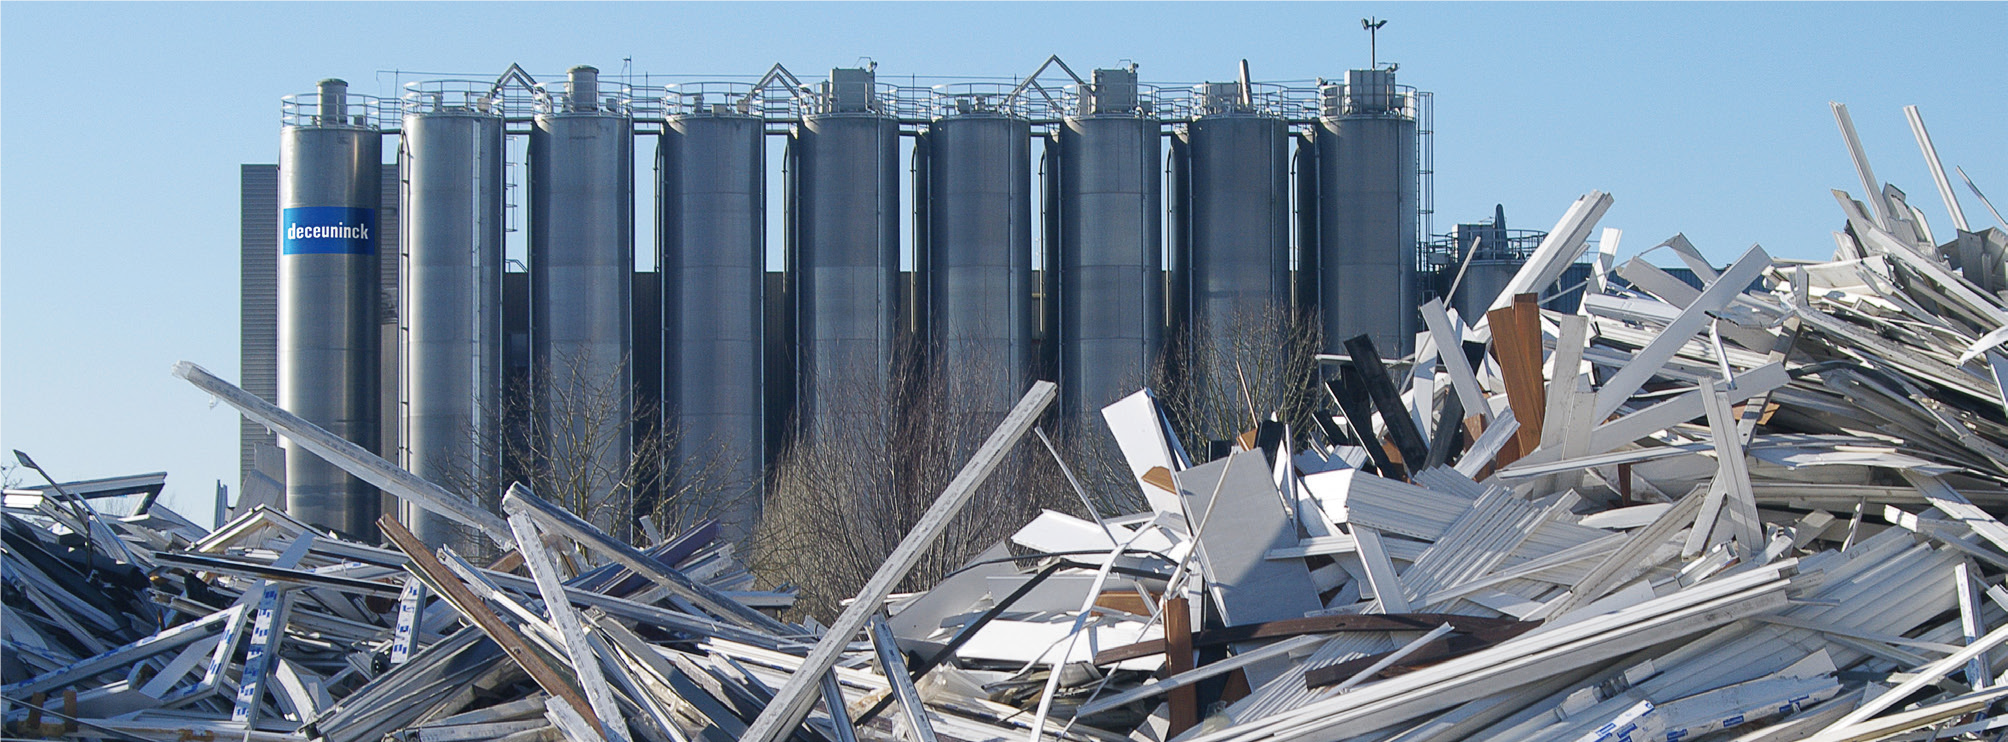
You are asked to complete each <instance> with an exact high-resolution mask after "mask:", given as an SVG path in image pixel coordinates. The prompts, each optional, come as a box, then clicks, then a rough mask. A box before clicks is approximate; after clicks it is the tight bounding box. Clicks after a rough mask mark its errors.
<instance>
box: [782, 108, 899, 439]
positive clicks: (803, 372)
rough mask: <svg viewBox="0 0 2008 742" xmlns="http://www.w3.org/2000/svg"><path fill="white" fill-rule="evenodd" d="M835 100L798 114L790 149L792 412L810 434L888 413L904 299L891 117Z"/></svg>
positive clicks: (895, 130)
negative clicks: (832, 106)
mask: <svg viewBox="0 0 2008 742" xmlns="http://www.w3.org/2000/svg"><path fill="white" fill-rule="evenodd" d="M839 72H842V71H839ZM864 87H865V89H866V90H869V89H870V84H869V83H865V84H864ZM837 109H838V110H837V111H836V112H829V113H819V114H811V115H806V116H803V117H802V121H801V123H800V124H799V125H797V126H796V128H795V135H794V136H795V141H794V146H793V147H792V149H791V154H792V157H793V162H792V163H791V165H792V175H793V177H794V179H795V183H794V201H793V203H792V204H791V205H790V208H791V209H792V210H793V213H792V214H791V221H792V223H793V225H794V231H795V233H794V235H793V240H792V250H791V254H790V255H789V262H790V265H789V270H790V271H791V272H792V273H793V281H794V289H795V301H794V305H795V332H796V335H797V337H796V346H795V353H796V356H795V357H796V378H797V383H798V387H797V392H796V416H797V418H798V420H799V421H800V422H801V425H802V430H803V431H804V432H806V433H807V434H809V435H811V436H816V435H821V434H822V433H823V432H825V431H838V430H842V429H850V430H864V429H869V426H870V425H873V424H875V423H873V422H872V421H874V420H879V419H881V418H880V416H882V415H884V414H886V413H885V411H886V410H887V409H889V404H890V393H891V391H892V390H891V388H890V383H891V373H892V363H893V352H894V345H895V343H896V341H897V339H898V337H899V334H898V333H899V329H900V328H899V319H900V316H901V308H902V306H903V302H904V299H905V293H904V292H903V291H902V287H901V281H900V265H899V252H900V240H899V222H900V219H901V217H902V214H901V213H900V207H899V121H898V120H897V119H894V118H891V117H889V116H885V115H881V114H879V113H877V112H875V111H870V110H864V108H863V106H859V105H840V106H837ZM845 109H856V110H845ZM860 426H867V427H860Z"/></svg>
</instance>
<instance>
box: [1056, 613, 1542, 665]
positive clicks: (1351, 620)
mask: <svg viewBox="0 0 2008 742" xmlns="http://www.w3.org/2000/svg"><path fill="white" fill-rule="evenodd" d="M1446 623H1447V624H1450V626H1451V628H1454V629H1456V630H1458V631H1460V632H1464V633H1478V632H1483V631H1493V630H1498V629H1502V628H1511V627H1525V628H1533V627H1535V626H1539V625H1540V622H1538V621H1515V620H1512V619H1506V618H1485V617H1483V616H1460V615H1456V614H1450V613H1384V614H1365V615H1338V616H1314V617H1311V618H1288V619H1284V620H1281V621H1267V622H1264V623H1252V624H1245V625H1242V626H1229V627H1227V628H1224V629H1207V630H1205V631H1201V632H1198V633H1196V634H1193V636H1192V646H1194V647H1216V646H1220V645H1222V644H1232V643H1235V642H1244V641H1252V640H1256V639H1274V638H1281V637H1290V636H1297V635H1299V634H1333V633H1339V632H1347V631H1428V630H1430V629H1434V628H1436V627H1438V626H1442V625H1443V624H1446ZM1522 630H1525V629H1522ZM1164 648H1165V642H1164V640H1162V639H1153V640H1151V641H1146V642H1137V643H1135V644H1126V645H1123V646H1120V647H1110V648H1108V649H1104V650H1102V651H1101V652H1099V653H1096V654H1095V664H1097V665H1106V664H1111V663H1115V662H1121V661H1123V660H1130V659H1136V658H1138V657H1149V656H1151V655H1153V654H1162V653H1163V652H1164Z"/></svg>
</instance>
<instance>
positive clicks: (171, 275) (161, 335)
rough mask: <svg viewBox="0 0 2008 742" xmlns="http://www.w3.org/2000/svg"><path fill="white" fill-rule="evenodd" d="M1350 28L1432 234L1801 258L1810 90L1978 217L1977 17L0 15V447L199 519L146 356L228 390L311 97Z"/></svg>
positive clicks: (1282, 38)
mask: <svg viewBox="0 0 2008 742" xmlns="http://www.w3.org/2000/svg"><path fill="white" fill-rule="evenodd" d="M1369 15H1372V16H1378V17H1381V18H1386V19H1390V23H1389V24H1388V25H1387V27H1386V28H1385V29H1384V30H1383V31H1382V32H1381V35H1380V58H1381V59H1382V60H1384V61H1385V60H1393V61H1396V62H1399V63H1400V65H1401V71H1400V77H1401V82H1403V83H1404V84H1408V85H1414V86H1416V87H1418V88H1421V89H1423V90H1428V91H1432V92H1434V93H1435V95H1436V97H1435V100H1436V171H1437V176H1436V205H1437V225H1438V229H1439V230H1442V229H1445V228H1447V226H1448V225H1449V224H1451V223H1454V222H1455V221H1458V220H1465V221H1469V220H1474V219H1478V218H1481V217H1485V216H1487V215H1489V214H1490V213H1491V207H1492V205H1493V204H1494V203H1503V204H1505V206H1506V210H1507V214H1508V217H1509V220H1510V221H1511V222H1512V226H1516V227H1528V228H1540V229H1545V228H1547V227H1548V226H1549V225H1551V224H1552V223H1553V222H1554V220H1555V219H1556V218H1557V217H1558V216H1560V214H1561V213H1562V211H1563V210H1564V209H1566V208H1567V206H1568V205H1569V203H1570V202H1571V201H1572V200H1573V199H1574V198H1575V197H1576V196H1577V195H1579V194H1582V193H1585V192H1587V191H1590V190H1593V189H1595V190H1603V191H1606V192H1609V193H1611V194H1613V195H1614V196H1615V198H1616V205H1615V206H1614V207H1613V208H1612V209H1611V211H1610V213H1609V214H1608V215H1607V216H1606V218H1605V220H1604V222H1603V225H1604V226H1611V227H1618V228H1622V229H1624V230H1625V241H1624V245H1625V246H1626V248H1627V249H1626V250H1625V252H1626V253H1627V254H1629V253H1633V252H1637V251H1639V250H1642V249H1644V248H1646V247H1649V246H1651V245H1653V244H1655V243H1657V242H1659V241H1660V240H1661V239H1664V238H1666V237H1668V236H1671V235H1672V234H1674V233H1675V232H1685V233H1686V234H1687V235H1688V236H1689V238H1691V239H1692V240H1693V241H1694V243H1695V244H1696V245H1697V246H1699V247H1700V248H1701V250H1702V251H1703V252H1704V253H1706V254H1708V255H1709V256H1710V257H1712V258H1714V259H1715V260H1717V261H1718V262H1720V261H1723V260H1727V259H1729V258H1732V257H1734V255H1735V254H1737V253H1739V252H1741V251H1742V249H1743V248H1746V247H1748V246H1749V245H1750V244H1752V243H1761V244H1763V245H1764V247H1765V248H1766V249H1767V250H1769V251H1771V252H1772V254H1774V255H1780V256H1786V257H1800V258H1821V257H1825V256H1826V255H1828V254H1830V252H1831V250H1832V240H1831V239H1830V238H1829V237H1828V232H1830V231H1832V230H1834V229H1836V228H1837V227H1838V226H1839V225H1840V224H1841V218H1840V215H1839V212H1838V211H1837V209H1836V208H1835V206H1834V203H1833V200H1832V198H1831V197H1830V196H1829V195H1828V190H1829V189H1835V188H1838V189H1843V190H1847V191H1850V192H1856V193H1857V195H1859V191H1860V185H1859V181H1858V180H1857V179H1856V177H1855V175H1854V171H1853V169H1852V167H1851V166H1850V164H1849V162H1848V159H1847V156H1846V153H1845V150H1844V149H1843V148H1842V145H1841V142H1840V138H1839V136H1838V134H1837V133H1836V129H1835V126H1834V122H1833V118H1832V116H1831V114H1830V113H1829V111H1828V107H1827V102H1828V101H1830V100H1838V101H1841V102H1844V103H1847V104H1848V105H1849V108H1850V109H1851V111H1852V113H1853V114H1854V119H1855V125H1856V127H1857V129H1858V130H1859V131H1860V134H1861V137H1862V139H1863V140H1864V143H1865V145H1866V146H1867V148H1868V152H1869V156H1870V159H1871V161H1872V163H1873V164H1874V166H1875V170H1876V174H1877V175H1878V176H1879V177H1880V178H1882V179H1883V180H1886V181H1890V182H1893V183H1896V184H1897V185H1898V186H1899V187H1901V188H1903V189H1904V190H1905V191H1906V192H1908V193H1909V194H1910V195H1911V203H1912V204H1914V205H1917V206H1918V207H1919V208H1921V209H1922V210H1923V211H1924V212H1925V214H1926V216H1927V217H1928V218H1929V219H1930V221H1931V225H1932V227H1933V229H1934V230H1936V231H1937V232H1938V233H1939V234H1940V235H1946V234H1949V233H1950V230H1951V225H1950V223H1949V218H1948V217H1947V216H1946V215H1945V209H1944V207H1943V206H1942V205H1941V203H1940V201H1939V199H1938V196H1937V194H1936V191H1935V189H1934V188H1933V186H1932V184H1931V180H1930V178H1929V176H1928V174H1927V172H1926V170H1925V168H1924V165H1923V162H1922V160H1921V159H1920V157H1919V155H1918V151H1917V147H1916V145H1915V144H1914V142H1913V140H1912V138H1911V135H1910V131H1909V129H1908V127H1907V125H1906V124H1905V122H1904V118H1903V113H1902V106H1904V105H1906V104H1915V105H1918V106H1920V107H1921V109H1922V111H1923V114H1924V117H1925V120H1926V122H1927V123H1928V124H1929V125H1930V127H1931V133H1932V135H1933V138H1934V140H1935V142H1936V144H1937V147H1938V151H1939V154H1940V156H1941V157H1942V158H1943V159H1944V160H1945V162H1946V166H1947V167H1948V168H1950V167H1951V166H1953V165H1955V164H1956V165H1960V166H1963V167H1964V168H1965V169H1966V171H1967V172H1968V173H1969V174H1971V175H1972V177H1973V178H1974V179H1975V181H1976V182H1977V183H1978V184H1979V185H1980V187H1981V188H1982V189H1983V190H1989V189H1991V191H1990V192H1989V196H1990V197H1992V198H1994V199H1995V200H1996V201H1997V202H1998V203H2000V204H2001V205H2003V206H2008V146H2004V142H2003V139H2004V136H2003V135H2004V132H2005V131H2008V127H2004V122H2008V53H2004V51H2003V47H2002V44H2003V41H2004V39H2008V5H2004V4H2002V3H1977V2H1976V3H1949V4H1947V3H1852V2H1851V3H1784V4H1754V3H1731V4H1716V3H1671V4H1629V3H1628V4H1604V3H1559V4H1547V3H1472V4H1436V3H1168V4H1167V3H1147V2H1133V3H1111V4H1072V3H1033V4H979V3H953V4H932V3H890V4H876V3H861V4H852V3H815V4H793V3H753V4H657V3H592V4H569V3H566V4H546V3H506V4H487V3H472V2H470V3H440V4H401V3H360V4H343V3H283V4H266V3H198V4H175V3H142V4H117V3H85V4H70V3H20V2H7V3H4V4H0V449H7V448H21V449H25V450H27V451H29V452H31V453H33V454H34V455H35V457H36V459H37V460H38V461H39V462H41V463H42V464H43V465H44V466H46V467H49V468H50V469H51V470H52V471H53V472H54V473H55V474H57V475H58V476H60V477H64V478H73V479H81V478H86V477H98V476H111V475H117V474H125V473H132V472H139V471H152V470H166V471H168V472H169V479H168V482H169V502H170V503H171V504H174V505H176V506H177V508H178V509H181V510H182V511H183V512H185V513H189V514H191V515H196V516H197V517H202V516H206V515H207V501H208V497H209V494H210V492H211V491H212V489H213V487H214V482H215V481H216V480H219V479H220V480H223V481H225V482H226V483H228V484H230V485H231V487H232V489H233V491H234V490H235V489H236V482H235V479H236V468H237V458H236V456H237V425H236V416H235V414H234V413H233V412H232V411H231V410H229V409H228V408H225V407H215V408H212V407H211V406H210V404H209V400H208V399H207V397H205V396H204V395H202V394H200V393H199V392H196V391H195V390H194V389H193V388H191V387H188V386H187V385H186V384H185V383H183V382H180V381H178V380H175V379H173V378H171V377H169V376H168V367H169V366H170V365H172V364H173V363H174V362H175V361H178V360H190V361H194V362H197V363H200V364H202V365H204V366H206V367H208V368H209V369H211V370H213V371H215V372H217V373H219V374H220V375H222V376H224V377H226V378H232V379H234V378H236V376H237V327H238V325H237V311H238V304H237V301H238V297H237V238H238V215H237V171H238V170H237V169H238V165H239V164H240V163H247V162H272V161H275V160H276V159H277V156H278V144H279V138H278V126H279V123H278V110H279V107H278V103H279V98H280V97H281V96H284V95H288V94H293V93H300V92H306V91H308V90H310V89H311V88H312V86H313V84H314V82H315V81H316V80H318V79H321V78H324V77H341V78H344V79H347V80H348V81H350V83H351V84H352V86H353V90H354V91H355V92H358V93H367V94H380V95H394V94H395V90H394V89H393V88H394V82H395V80H396V79H397V75H396V74H395V73H393V72H392V71H394V70H417V71H426V72H446V73H461V74H467V75H475V76H482V77H491V78H492V77H493V76H494V75H495V74H497V73H499V72H500V71H501V70H502V69H504V68H506V67H507V66H508V65H509V64H510V63H511V62H515V63H519V64H521V65H522V66H523V67H525V68H526V69H528V70H530V71H531V72H532V73H533V74H536V75H538V76H539V77H540V78H543V77H546V76H556V75H557V74H559V73H561V72H562V70H564V69H565V68H566V67H569V66H571V65H574V64H581V63H585V64H594V65H597V66H599V67H600V68H602V69H603V70H606V71H608V72H609V73H611V72H613V71H616V70H619V69H620V68H621V65H622V59H623V58H632V59H633V69H634V70H635V71H636V72H644V71H645V72H652V73H656V74H695V75H707V76H726V75H732V76H739V75H757V74H759V73H760V72H763V71H765V69H766V68H767V67H768V66H769V65H771V64H773V63H775V62H781V63H783V64H785V65H787V66H788V67H789V68H791V69H792V70H794V71H795V72H796V73H797V74H798V75H801V76H802V77H803V78H804V79H813V78H820V77H821V76H822V75H823V74H824V71H826V70H827V69H828V68H830V67H834V66H852V65H853V64H854V63H856V62H858V61H859V60H860V58H864V57H869V58H871V59H873V60H876V61H877V62H878V64H879V70H880V74H881V75H882V76H884V77H887V78H891V77H902V76H906V75H928V76H969V77H972V78H976V77H982V78H994V77H999V76H1011V75H1023V74H1027V73H1029V72H1031V70H1032V69H1033V68H1034V67H1035V66H1037V65H1038V63H1039V62H1040V61H1041V60H1043V59H1044V58H1045V57H1046V55H1048V54H1059V55H1060V56H1061V57H1062V58H1063V59H1065V60H1066V61H1067V62H1068V63H1069V64H1070V65H1071V66H1073V67H1074V69H1076V70H1078V71H1081V72H1082V73H1083V74H1085V73H1086V71H1087V70H1088V69H1090V68H1093V67H1097V66H1115V65H1116V64H1117V63H1119V62H1123V61H1134V62H1135V63H1137V64H1138V65H1140V74H1141V76H1142V78H1143V79H1144V81H1146V82H1160V83H1163V82H1176V83H1192V82H1197V81H1202V80H1215V81H1224V80H1232V79H1234V75H1235V72H1236V64H1237V63H1238V62H1239V60H1241V59H1243V58H1246V59H1247V60H1248V61H1249V64H1250V66H1251V67H1252V69H1253V73H1254V77H1255V79H1256V80H1257V81H1275V80H1307V79H1310V78H1314V77H1326V78H1342V77H1343V76H1344V74H1345V70H1347V69H1349V68H1353V67H1361V66H1364V65H1365V63H1366V61H1367V38H1366V34H1365V33H1364V32H1363V31H1361V30H1360V27H1359V19H1360V18H1362V17H1365V16H1369ZM423 77H425V76H424V75H419V76H411V75H407V76H405V77H404V79H406V80H411V79H419V78H423ZM714 79H716V77H714ZM923 82H935V83H938V82H946V80H942V79H935V80H931V81H930V80H923ZM387 150H388V148H387ZM1955 186H1956V187H1958V188H1959V191H1960V195H1961V198H1962V199H1964V201H1963V204H1964V206H1965V208H1966V213H1967V216H1968V218H1969V219H1970V220H1972V221H1974V222H1975V223H1976V224H1980V225H1988V224H1991V218H1989V217H1987V216H1986V213H1985V211H1984V209H1982V207H1981V206H1980V204H1979V203H1978V201H1977V200H1974V199H1972V198H1971V196H1970V195H1969V194H1967V193H1966V192H1965V191H1964V188H1963V186H1959V185H1958V182H1957V179H1956V176H1955ZM30 476H31V478H32V475H30Z"/></svg>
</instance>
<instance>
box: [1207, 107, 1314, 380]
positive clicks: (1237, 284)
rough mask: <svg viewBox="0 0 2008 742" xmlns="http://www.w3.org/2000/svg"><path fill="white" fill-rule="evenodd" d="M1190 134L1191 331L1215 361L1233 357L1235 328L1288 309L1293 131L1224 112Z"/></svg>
mask: <svg viewBox="0 0 2008 742" xmlns="http://www.w3.org/2000/svg"><path fill="white" fill-rule="evenodd" d="M1186 132H1187V134H1186V138H1187V146H1186V151H1187V152H1188V153H1189V154H1188V158H1189V159H1188V163H1189V170H1188V171H1187V172H1189V174H1190V176H1189V177H1190V183H1191V186H1190V194H1191V195H1190V199H1191V201H1190V203H1189V205H1188V207H1187V208H1188V209H1189V213H1190V221H1189V224H1190V230H1191V237H1190V239H1191V247H1190V256H1189V258H1188V259H1189V261H1190V262H1189V263H1188V264H1187V265H1186V270H1187V276H1188V278H1187V280H1188V284H1187V291H1188V292H1189V301H1190V302H1191V305H1190V310H1189V311H1190V318H1191V319H1190V327H1191V328H1192V329H1193V331H1194V333H1195V335H1194V337H1196V338H1199V339H1201V340H1203V341H1205V342H1206V343H1207V345H1208V347H1210V349H1211V353H1212V355H1213V357H1215V358H1219V359H1231V358H1232V357H1233V356H1234V351H1233V340H1234V338H1235V336H1236V334H1237V332H1236V327H1237V325H1241V326H1243V328H1244V329H1246V330H1254V329H1256V328H1254V327H1253V326H1252V325H1253V324H1254V323H1258V322H1269V323H1276V322H1280V320H1281V319H1282V318H1283V316H1284V311H1285V310H1287V308H1288V307H1289V306H1290V191H1289V188H1290V132H1289V125H1288V124H1287V123H1286V122H1285V121H1284V120H1283V119H1281V118H1278V117H1275V116H1268V115H1262V114H1255V113H1221V114H1212V115H1207V116H1202V117H1200V118H1198V119H1196V120H1194V121H1193V122H1192V123H1191V124H1189V125H1188V127H1187V129H1186ZM1264 336H1265V337H1266V335H1264Z"/></svg>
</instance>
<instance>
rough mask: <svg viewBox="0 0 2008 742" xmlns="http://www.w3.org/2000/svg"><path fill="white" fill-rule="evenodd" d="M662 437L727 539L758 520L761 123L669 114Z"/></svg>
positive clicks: (683, 483)
mask: <svg viewBox="0 0 2008 742" xmlns="http://www.w3.org/2000/svg"><path fill="white" fill-rule="evenodd" d="M657 154H658V157H659V158H660V159H659V166H660V170H659V174H658V177H659V178H660V183H659V188H658V190H657V198H658V199H659V200H658V204H659V206H660V208H661V213H660V217H661V218H660V221H659V226H658V228H657V239H658V245H657V248H658V252H657V261H656V264H657V266H659V267H658V268H657V270H658V271H660V272H661V276H662V318H663V320H662V322H663V327H662V333H663V335H662V348H663V359H662V390H663V414H664V422H665V424H666V427H665V429H666V430H671V431H674V435H677V436H678V441H677V444H676V449H675V450H674V451H673V452H672V453H671V455H672V456H673V457H674V459H673V460H672V461H670V462H669V466H670V470H671V472H673V476H674V477H675V479H674V480H672V481H673V482H674V483H675V484H674V486H675V488H676V489H677V490H678V491H694V492H699V493H702V494H703V495H705V496H708V497H709V498H710V499H708V500H707V501H706V502H705V503H704V506H705V507H706V508H707V510H712V509H714V508H715V510H712V512H713V513H714V514H715V517H717V518H718V519H719V521H720V523H721V524H722V525H724V526H725V528H726V530H727V534H726V535H727V538H728V539H732V540H737V539H739V538H741V537H744V536H746V535H748V534H749V533H750V532H751V530H752V528H753V525H754V522H755V521H756V520H757V518H758V517H759V513H760V503H761V492H762V490H763V487H762V484H763V475H762V472H763V470H764V466H765V464H766V433H765V428H764V425H765V420H766V396H765V393H766V386H765V367H764V356H763V355H762V348H763V347H764V345H763V344H764V343H765V337H766V334H765V333H766V330H765V326H764V322H765V318H764V315H763V311H764V307H765V301H766V300H765V296H766V287H765V280H766V249H767V248H766V222H767V217H766V188H767V186H766V146H765V124H764V122H763V121H762V120H761V119H760V118H759V117H757V116H747V115H739V114H736V113H729V112H716V113H714V112H710V111H702V112H692V113H687V114H683V115H677V116H672V117H671V118H670V119H669V122H668V125H667V126H666V127H665V128H664V131H663V136H662V138H661V142H660V148H659V149H658V152H657Z"/></svg>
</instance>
